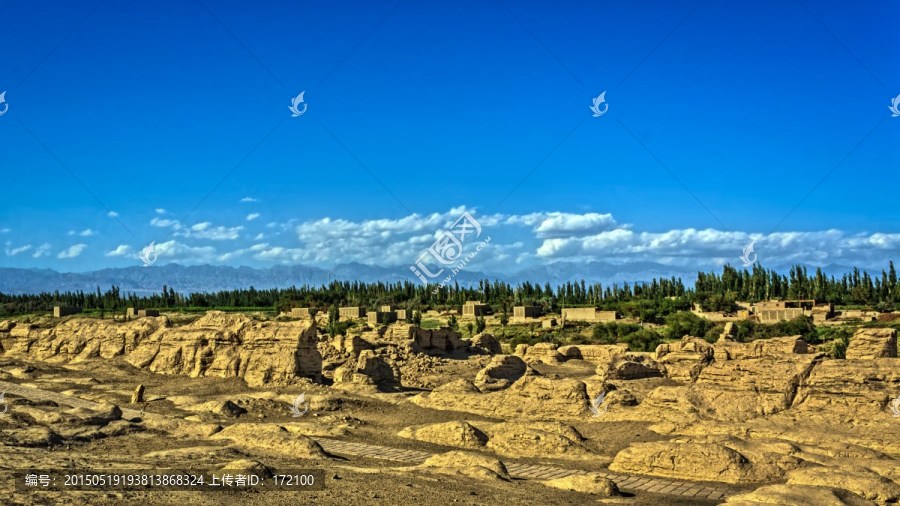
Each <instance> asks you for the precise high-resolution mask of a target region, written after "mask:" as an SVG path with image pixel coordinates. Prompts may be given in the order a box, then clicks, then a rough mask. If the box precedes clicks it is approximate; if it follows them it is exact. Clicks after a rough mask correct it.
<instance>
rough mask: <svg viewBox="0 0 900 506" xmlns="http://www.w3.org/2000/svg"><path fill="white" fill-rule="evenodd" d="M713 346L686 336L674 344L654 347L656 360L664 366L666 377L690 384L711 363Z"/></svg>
mask: <svg viewBox="0 0 900 506" xmlns="http://www.w3.org/2000/svg"><path fill="white" fill-rule="evenodd" d="M713 353H714V351H713V346H712V345H711V344H709V343H707V342H706V341H704V340H703V339H700V338H697V337H690V336H686V337H684V338H683V339H682V340H681V341H679V342H675V343H663V344H660V345H659V346H657V347H656V360H657V361H658V362H659V363H661V364H662V365H664V366H665V368H666V376H668V377H669V378H671V379H673V380H676V381H683V382H690V381H694V380H696V379H697V377H698V376H699V375H700V371H701V370H703V368H704V367H705V366H706V365H708V364H709V363H710V362H712V359H713Z"/></svg>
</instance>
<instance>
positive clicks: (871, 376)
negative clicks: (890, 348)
mask: <svg viewBox="0 0 900 506" xmlns="http://www.w3.org/2000/svg"><path fill="white" fill-rule="evenodd" d="M898 394H900V360H898V359H896V358H879V359H871V360H849V359H848V360H824V361H822V362H821V363H819V364H818V365H816V367H814V368H813V369H812V371H810V374H809V376H808V378H806V380H805V381H804V382H803V383H802V384H801V385H800V386H799V387H798V389H797V396H796V398H795V399H794V403H793V404H794V407H795V408H796V409H798V410H799V411H801V412H803V413H804V414H805V415H807V416H812V417H821V416H829V413H831V415H830V416H834V413H837V412H840V413H846V414H848V415H851V416H853V417H854V418H855V417H859V416H865V417H873V416H875V415H876V414H881V415H886V413H885V411H886V409H885V408H886V406H887V404H888V402H889V401H890V399H891V398H894V397H896V396H897V395H898Z"/></svg>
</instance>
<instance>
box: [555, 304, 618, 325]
mask: <svg viewBox="0 0 900 506" xmlns="http://www.w3.org/2000/svg"><path fill="white" fill-rule="evenodd" d="M562 318H563V320H564V321H570V322H593V323H597V322H613V321H616V312H615V311H600V310H599V309H597V308H595V307H567V308H563V310H562Z"/></svg>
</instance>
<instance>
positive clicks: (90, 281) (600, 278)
mask: <svg viewBox="0 0 900 506" xmlns="http://www.w3.org/2000/svg"><path fill="white" fill-rule="evenodd" d="M808 268H809V269H810V270H811V271H812V270H815V267H809V266H808ZM775 269H776V270H779V271H782V270H787V269H788V266H784V267H783V268H779V267H775ZM701 270H703V269H701ZM823 270H824V271H825V273H826V274H827V275H835V276H840V275H842V274H843V273H845V272H850V271H851V270H852V268H851V267H846V266H839V265H829V266H827V267H824V268H823ZM697 272H698V269H686V268H675V267H672V266H670V265H664V264H659V263H653V262H632V263H628V264H623V265H616V264H611V263H605V262H588V263H574V262H557V263H552V264H547V265H543V266H538V267H534V268H530V269H526V270H523V271H520V272H517V273H514V274H504V275H500V274H491V273H485V272H479V271H469V270H464V271H461V272H460V273H459V274H458V275H457V276H456V278H455V279H454V281H456V282H458V283H459V284H460V285H461V286H471V285H473V284H477V283H478V281H479V280H482V279H490V280H495V279H499V280H501V281H506V282H509V283H513V284H515V283H520V282H523V281H531V282H533V283H540V284H544V283H548V282H549V283H550V284H551V285H553V286H556V285H557V284H559V283H565V282H567V281H573V282H574V281H580V280H582V279H584V280H585V281H586V282H588V283H594V282H600V283H603V284H604V285H606V284H611V283H619V284H622V283H625V282H628V283H633V282H640V281H649V280H651V279H653V278H659V277H667V278H668V277H671V276H675V277H677V278H681V279H682V280H683V281H684V283H685V285H686V286H692V285H693V283H694V280H695V279H696V276H697ZM870 272H874V271H870ZM878 272H880V271H878ZM332 280H341V281H348V280H349V281H362V282H366V283H371V282H378V281H384V282H397V281H403V280H408V281H412V282H420V281H419V279H418V278H416V277H415V276H414V275H413V273H412V272H411V271H410V270H409V268H408V267H405V266H402V267H378V266H373V265H365V264H360V263H349V264H341V265H337V266H335V267H334V268H332V269H322V268H319V267H309V266H304V265H279V266H274V267H269V268H266V269H257V268H253V267H225V266H215V265H193V266H185V265H179V264H166V265H160V266H153V267H139V266H135V267H123V268H116V269H101V270H97V271H89V272H57V271H54V270H51V269H17V268H0V292H2V293H7V294H25V293H39V292H53V291H56V290H59V291H60V292H64V291H76V290H84V291H89V290H96V289H97V287H98V286H99V287H100V289H101V290H104V291H105V290H107V289H109V287H110V286H112V285H116V286H118V287H119V288H120V289H121V291H122V292H123V293H128V292H133V293H135V294H138V295H144V294H149V293H159V292H160V291H161V290H162V287H163V286H164V285H165V286H167V287H169V288H171V289H175V290H176V291H178V292H182V293H190V292H215V291H219V290H232V289H239V288H249V287H251V286H252V287H254V288H258V289H265V288H287V287H290V286H292V285H294V286H298V287H299V286H303V285H316V286H318V285H322V284H327V283H329V282H330V281H332Z"/></svg>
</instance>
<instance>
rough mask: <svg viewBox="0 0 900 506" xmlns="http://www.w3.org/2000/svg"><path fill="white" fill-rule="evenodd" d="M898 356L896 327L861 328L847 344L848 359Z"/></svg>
mask: <svg viewBox="0 0 900 506" xmlns="http://www.w3.org/2000/svg"><path fill="white" fill-rule="evenodd" d="M896 356H897V331H896V330H895V329H859V330H857V331H856V333H855V334H853V337H851V338H850V344H849V345H847V353H846V358H847V359H851V360H852V359H873V358H888V357H896Z"/></svg>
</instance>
